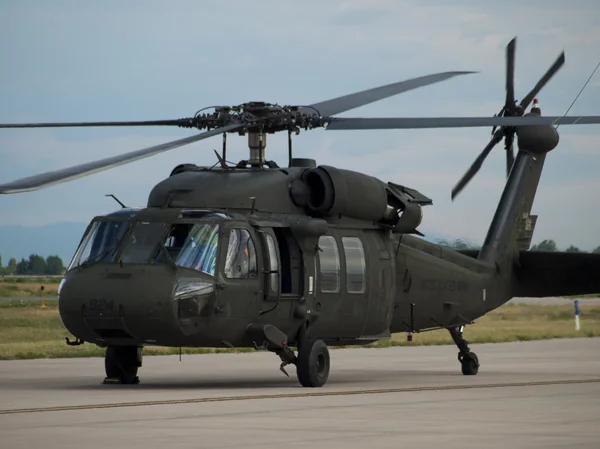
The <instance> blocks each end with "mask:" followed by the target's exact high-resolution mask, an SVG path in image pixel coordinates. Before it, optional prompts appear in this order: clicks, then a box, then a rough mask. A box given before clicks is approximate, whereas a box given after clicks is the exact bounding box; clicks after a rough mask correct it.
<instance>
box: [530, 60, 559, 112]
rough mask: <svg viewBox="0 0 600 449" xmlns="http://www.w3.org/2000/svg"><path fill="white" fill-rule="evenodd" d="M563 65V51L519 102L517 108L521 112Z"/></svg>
mask: <svg viewBox="0 0 600 449" xmlns="http://www.w3.org/2000/svg"><path fill="white" fill-rule="evenodd" d="M564 63H565V52H564V51H563V52H562V53H561V54H560V55H559V56H558V58H556V61H554V64H552V66H550V68H549V69H548V71H547V72H546V73H545V74H544V76H542V77H541V78H540V80H539V81H538V82H537V84H536V85H535V87H534V88H533V89H531V92H529V93H528V94H527V96H526V97H525V98H523V100H522V101H521V104H520V105H519V107H520V108H521V110H522V111H524V110H525V109H527V106H529V103H531V101H532V100H533V99H534V98H535V97H536V96H537V94H538V93H539V92H540V90H542V88H543V87H544V86H545V85H546V83H547V82H548V81H550V78H552V77H553V76H554V75H555V74H556V72H558V70H559V69H560V68H561V67H562V65H563V64H564Z"/></svg>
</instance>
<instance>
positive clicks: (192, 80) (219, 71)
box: [0, 0, 600, 249]
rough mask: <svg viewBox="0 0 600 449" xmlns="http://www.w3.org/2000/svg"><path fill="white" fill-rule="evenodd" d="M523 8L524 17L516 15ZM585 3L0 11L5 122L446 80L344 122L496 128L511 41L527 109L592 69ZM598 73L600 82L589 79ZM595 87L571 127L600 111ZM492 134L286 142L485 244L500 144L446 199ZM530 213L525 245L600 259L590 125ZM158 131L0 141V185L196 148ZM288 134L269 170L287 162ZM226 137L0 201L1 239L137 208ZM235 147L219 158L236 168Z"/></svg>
mask: <svg viewBox="0 0 600 449" xmlns="http://www.w3.org/2000/svg"><path fill="white" fill-rule="evenodd" d="M524 5H525V6H524ZM599 20H600V8H599V7H598V5H597V3H596V2H594V1H578V2H558V1H528V2H523V1H502V2H497V1H485V2H483V1H470V2H468V1H453V2H446V1H442V0H438V1H412V2H411V1H400V0H381V1H377V0H348V1H334V0H330V1H327V2H321V1H303V2H292V1H281V0H279V1H271V0H261V1H255V2H247V1H241V0H240V1H233V0H221V1H219V2H208V1H201V2H200V1H182V0H179V1H176V2H159V1H147V0H146V1H141V0H140V1H133V0H131V1H128V2H120V1H119V2H117V1H108V0H103V1H87V2H80V1H75V0H72V1H62V0H53V1H51V2H50V1H47V0H43V1H35V0H30V1H27V2H22V1H17V0H4V1H3V2H1V3H0V60H1V61H2V68H1V70H0V77H1V78H0V81H1V82H0V122H21V121H78V120H82V121H83V120H90V121H95V120H150V119H162V118H179V117H186V116H190V115H193V114H194V113H195V112H196V111H197V110H198V109H200V108H202V107H205V106H210V105H214V104H240V103H243V102H246V101H256V100H262V101H268V102H272V103H280V104H309V103H315V102H318V101H322V100H326V99H329V98H332V97H335V96H339V95H344V94H347V93H350V92H353V91H357V90H362V89H366V88H370V87H375V86H378V85H381V84H387V83H390V82H394V81H400V80H403V79H406V78H411V77H414V76H420V75H425V74H429V73H435V72H440V71H447V70H476V71H479V72H480V73H478V74H474V75H468V76H464V77H459V78H454V79H452V80H449V81H445V82H443V83H440V84H436V85H433V86H428V87H425V88H421V89H418V90H414V91H411V92H408V93H405V94H401V95H399V96H397V97H394V98H391V99H387V100H384V101H381V102H378V103H374V104H372V105H369V106H365V107H363V108H360V109H356V110H353V111H349V112H346V113H344V114H342V115H341V116H367V117H368V116H439V115H450V116H472V115H477V116H492V115H493V114H495V113H497V112H498V111H499V110H500V108H501V107H502V103H503V101H504V82H505V81H504V80H505V78H504V77H505V65H504V64H505V53H504V52H505V46H506V44H507V43H508V42H509V41H510V39H511V38H512V37H513V36H517V37H518V42H517V59H516V95H517V98H518V99H519V98H522V97H523V96H524V95H525V94H526V93H527V92H528V91H529V90H530V89H531V88H532V87H533V85H534V84H535V83H536V82H537V80H538V79H539V77H540V76H541V75H542V74H543V73H544V72H545V71H546V69H547V68H548V67H549V66H550V65H551V64H552V62H553V61H554V60H555V58H556V57H557V56H558V54H559V53H560V52H561V51H562V50H565V52H566V64H565V65H564V66H563V68H562V69H561V70H560V72H559V73H558V74H557V75H556V76H555V77H554V78H553V79H552V80H551V81H550V83H549V84H548V85H547V86H546V87H545V89H544V90H543V91H542V92H541V93H540V95H539V96H538V97H539V101H540V105H541V107H542V110H543V113H544V114H546V115H561V114H564V113H565V111H566V109H567V108H568V106H569V105H570V104H571V102H572V101H573V99H574V98H575V96H576V95H577V93H578V92H579V90H580V89H581V87H582V86H583V83H584V82H585V81H586V80H587V78H588V77H589V75H590V73H591V71H592V70H593V69H594V67H595V66H596V64H597V63H598V62H599V61H600V51H599V50H598V49H599V48H600V28H598V26H597V24H598V23H599ZM599 72H600V71H599ZM599 105H600V73H597V75H596V76H595V77H594V78H593V79H592V81H591V82H590V84H589V85H588V87H587V88H586V90H585V91H584V93H583V94H582V96H581V97H580V98H579V100H578V101H577V103H576V104H575V106H574V107H573V108H572V109H571V111H570V114H571V115H574V114H587V115H591V114H600V106H599ZM490 131H491V130H490V129H488V128H472V129H441V130H394V131H363V132H360V131H324V130H317V131H312V132H308V133H301V134H300V136H297V137H296V138H295V142H294V149H295V151H296V155H298V156H300V155H302V156H304V157H314V158H316V159H317V162H318V163H320V164H331V165H337V166H340V167H343V168H347V169H354V170H362V171H365V172H367V173H369V174H371V175H374V176H378V177H380V178H381V179H382V180H385V181H393V182H396V183H399V184H406V185H408V186H411V187H413V188H416V189H418V190H420V191H422V192H423V193H424V194H426V195H428V196H430V197H432V198H433V200H434V206H432V207H429V208H428V209H427V210H426V211H425V216H424V222H423V225H422V230H423V231H424V232H435V233H436V234H439V235H443V236H448V237H463V238H469V239H471V240H473V241H481V240H482V239H483V237H484V236H485V232H486V230H487V227H488V224H489V221H490V219H491V217H492V215H493V213H494V210H495V207H496V204H497V201H498V199H499V196H500V193H501V188H502V185H503V182H504V179H505V169H504V164H505V162H504V157H505V156H504V151H503V146H502V145H498V146H497V147H496V149H495V150H494V151H493V152H492V154H491V155H490V157H489V158H488V159H487V161H486V163H485V165H484V167H483V169H482V170H481V171H480V173H479V175H478V176H477V177H476V178H475V179H474V180H473V181H472V182H471V184H470V185H469V186H468V187H467V189H466V190H464V191H463V192H462V194H461V195H460V196H459V197H458V198H457V199H456V200H455V201H454V202H452V201H451V200H450V191H451V189H452V186H453V185H454V184H455V182H456V181H457V180H458V179H459V178H460V176H461V175H462V174H463V172H464V171H465V170H466V169H467V167H468V166H469V165H470V164H471V163H472V161H473V160H474V158H475V157H476V156H477V154H478V153H479V152H480V151H481V150H482V148H483V147H484V146H485V145H486V144H487V142H488V140H489V137H490ZM559 131H560V134H561V141H560V144H559V146H558V147H557V148H556V149H555V150H554V151H553V152H552V153H551V154H550V155H549V158H548V161H547V163H546V167H545V172H544V176H543V178H542V181H541V184H540V187H539V190H538V196H537V197H536V201H535V203H534V213H537V214H539V216H540V218H539V219H538V225H537V229H536V233H535V236H534V241H540V240H541V239H544V238H554V239H556V240H557V242H558V244H559V246H561V247H566V246H568V245H569V244H575V245H577V246H580V247H582V248H585V249H591V248H592V247H595V246H597V245H599V244H600V235H599V234H600V233H599V232H598V229H599V227H600V207H598V206H597V195H598V192H600V178H599V177H598V171H599V169H600V148H599V147H600V143H599V142H600V126H593V125H590V126H561V127H560V129H559ZM190 133H191V131H189V130H183V129H167V128H154V129H142V128H130V129H121V128H114V129H110V128H105V129H93V128H88V129H60V130H47V129H40V130H22V129H20V130H0V182H8V181H12V180H15V179H18V178H21V177H24V176H29V175H33V174H35V173H38V172H42V171H47V170H52V169H58V168H61V167H66V166H70V165H74V164H77V163H83V162H86V161H90V160H94V159H100V158H103V157H106V156H109V155H114V154H119V153H124V152H127V151H131V150H136V149H139V148H142V147H144V146H148V145H153V144H157V143H161V142H163V141H168V140H172V139H176V138H179V137H184V136H187V135H190ZM285 139H286V136H284V135H281V136H277V137H275V138H271V139H270V140H269V146H268V156H269V157H270V158H271V159H275V160H277V161H279V162H280V164H285V163H286V161H287V149H286V145H285ZM219 147H220V138H214V139H211V140H208V141H204V142H200V143H196V144H193V145H190V146H188V147H184V148H180V149H177V150H173V151H171V152H168V153H165V154H162V155H159V156H155V157H153V158H149V159H145V160H143V161H138V162H135V163H133V164H129V165H124V166H121V167H118V168H116V169H113V170H110V171H106V172H102V173H99V174H95V175H92V176H89V177H87V178H83V179H79V180H76V181H72V182H69V183H65V184H60V185H56V186H53V187H50V188H47V189H43V190H40V191H36V192H30V193H23V194H16V195H4V196H0V225H7V224H23V225H41V224H46V223H53V222H59V221H83V222H87V221H89V220H90V219H91V218H92V217H93V216H94V215H96V214H100V213H105V212H108V211H111V210H113V209H115V207H116V206H117V205H116V203H114V202H113V201H112V200H111V199H108V198H105V197H104V195H105V194H107V193H114V194H116V195H117V196H118V197H119V198H120V199H121V200H122V201H124V202H125V203H126V204H128V205H135V206H143V205H144V204H145V202H146V200H147V194H148V192H149V190H150V189H151V188H152V186H153V185H154V184H155V183H157V182H158V181H160V180H161V179H163V178H164V177H166V176H168V174H169V172H170V171H171V169H172V168H173V167H174V166H176V165H178V164H179V163H183V162H193V163H197V164H213V163H214V162H215V158H214V154H213V152H212V150H213V148H219ZM246 157H247V154H246V142H245V140H244V138H241V137H233V136H232V137H231V138H230V139H229V149H228V158H229V159H230V160H236V161H237V160H240V159H243V158H246Z"/></svg>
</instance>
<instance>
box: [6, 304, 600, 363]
mask: <svg viewBox="0 0 600 449" xmlns="http://www.w3.org/2000/svg"><path fill="white" fill-rule="evenodd" d="M46 306H47V307H46V308H45V309H42V308H41V307H40V302H39V301H20V300H19V299H15V300H11V301H4V302H0V359H3V360H11V359H31V358H56V357H91V356H103V355H104V350H103V349H100V348H98V347H96V346H95V345H90V344H84V345H82V346H73V347H72V346H67V345H66V344H65V337H69V338H71V339H72V336H71V335H69V333H68V332H67V331H66V330H65V329H64V328H63V326H62V323H61V321H60V317H59V315H58V310H57V301H56V300H50V301H46ZM580 314H581V330H580V331H575V329H574V322H573V308H572V306H570V305H564V306H563V305H552V306H541V305H521V304H519V305H516V304H506V305H504V306H502V307H500V308H499V309H497V310H495V311H493V312H491V313H489V314H488V315H486V316H484V317H482V318H481V319H479V320H478V321H477V322H476V323H475V324H474V325H472V326H467V328H466V329H465V338H466V339H467V340H468V341H469V343H492V342H508V341H527V340H539V339H548V338H565V337H600V305H591V304H590V305H585V306H581V307H580ZM413 340H414V341H413V342H410V343H409V342H407V341H406V336H405V335H404V334H398V335H394V337H393V338H392V339H391V340H383V341H380V342H377V343H374V344H372V345H369V346H372V347H386V346H396V345H412V346H417V345H440V344H453V342H452V340H451V339H450V337H449V334H448V332H447V331H445V330H441V331H432V332H425V333H421V334H415V335H414V336H413ZM253 351H254V350H253V349H240V350H232V349H183V350H182V353H183V354H198V353H207V352H253ZM177 353H179V349H178V348H161V347H147V348H145V349H144V354H146V355H153V354H177Z"/></svg>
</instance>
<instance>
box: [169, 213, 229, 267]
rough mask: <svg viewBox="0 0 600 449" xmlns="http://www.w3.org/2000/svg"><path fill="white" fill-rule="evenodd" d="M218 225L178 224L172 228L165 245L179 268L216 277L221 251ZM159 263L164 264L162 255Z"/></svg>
mask: <svg viewBox="0 0 600 449" xmlns="http://www.w3.org/2000/svg"><path fill="white" fill-rule="evenodd" d="M219 229H220V226H219V225H218V224H217V223H196V224H192V223H177V224H174V225H173V226H172V227H171V232H170V233H169V235H168V236H167V238H166V240H165V242H164V245H165V247H166V249H167V252H168V253H169V256H171V259H173V261H174V262H175V264H176V265H177V266H180V267H185V268H191V269H192V270H196V271H202V272H203V273H206V274H209V275H211V276H214V275H215V270H216V266H217V251H218V249H219ZM158 257H159V260H158V261H159V262H164V260H163V259H162V257H161V255H160V253H159V255H158Z"/></svg>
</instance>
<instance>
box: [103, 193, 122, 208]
mask: <svg viewBox="0 0 600 449" xmlns="http://www.w3.org/2000/svg"><path fill="white" fill-rule="evenodd" d="M104 196H111V197H113V198H114V200H115V201H116V202H117V203H119V204H120V205H121V208H123V209H127V206H125V205H124V204H123V203H122V202H121V201H120V200H119V198H117V197H116V196H114V195H113V194H112V193H109V194H108V195H104Z"/></svg>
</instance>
